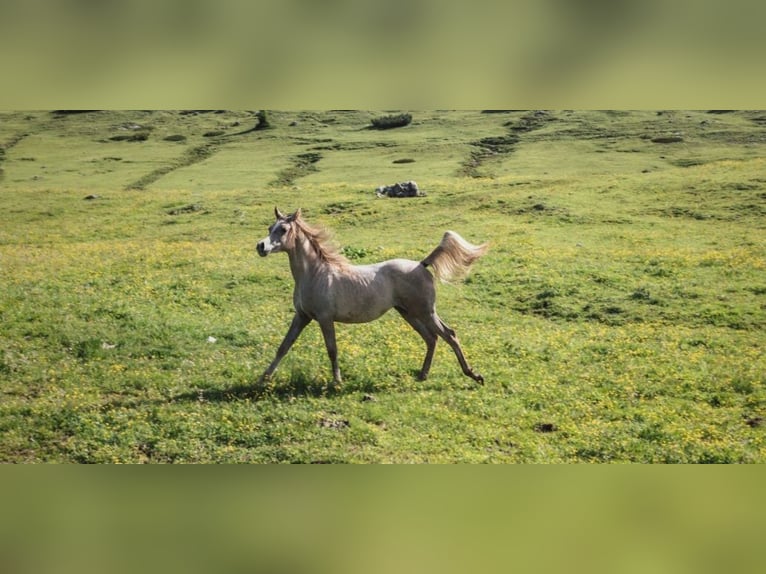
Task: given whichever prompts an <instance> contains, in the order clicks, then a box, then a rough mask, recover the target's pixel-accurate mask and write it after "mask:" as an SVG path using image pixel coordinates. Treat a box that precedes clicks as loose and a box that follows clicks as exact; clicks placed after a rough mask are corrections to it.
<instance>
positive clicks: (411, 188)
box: [375, 181, 426, 197]
mask: <svg viewBox="0 0 766 574" xmlns="http://www.w3.org/2000/svg"><path fill="white" fill-rule="evenodd" d="M375 195H376V196H377V197H423V196H424V195H426V194H425V193H424V192H422V191H420V189H419V188H418V184H417V183H415V182H414V181H403V182H401V183H395V184H393V185H381V186H380V187H378V188H377V189H376V190H375Z"/></svg>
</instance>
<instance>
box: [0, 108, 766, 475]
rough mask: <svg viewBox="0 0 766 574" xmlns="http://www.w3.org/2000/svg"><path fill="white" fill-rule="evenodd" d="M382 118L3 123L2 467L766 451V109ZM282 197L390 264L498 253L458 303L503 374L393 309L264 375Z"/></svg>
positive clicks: (280, 301) (454, 306) (605, 457)
mask: <svg viewBox="0 0 766 574" xmlns="http://www.w3.org/2000/svg"><path fill="white" fill-rule="evenodd" d="M380 115H382V113H375V112H361V111H322V112H271V113H270V114H269V120H270V122H271V124H272V126H273V127H272V128H271V129H267V130H258V131H248V130H249V129H250V128H252V127H253V126H254V125H255V121H256V120H255V115H254V114H253V113H250V112H183V113H182V112H172V111H162V112H92V113H81V114H64V113H51V112H2V113H0V285H1V286H2V289H0V323H1V324H2V330H1V331H0V461H6V462H41V461H46V462H48V461H50V462H53V461H61V462H65V461H66V462H306V463H308V462H628V461H631V462H669V463H673V462H722V463H723V462H766V434H765V433H766V430H765V423H764V417H766V389H765V388H764V385H765V383H766V357H765V356H764V348H765V347H766V334H764V329H765V328H766V273H765V272H764V271H765V270H764V267H765V265H766V114H765V113H762V112H733V113H708V112H704V111H694V112H685V111H667V112H654V111H651V112H649V111H647V112H609V111H606V112H601V111H555V112H521V111H520V112H496V113H487V112H485V113H481V112H479V111H452V112H424V111H421V112H414V113H413V121H412V123H411V124H410V125H409V126H407V127H402V128H396V129H390V130H384V131H381V130H371V129H368V126H369V125H370V120H371V119H372V118H375V117H378V116H380ZM242 132H245V133H242ZM167 138H169V139H167ZM408 179H414V180H415V181H417V183H418V185H419V186H420V188H421V190H423V191H425V192H426V193H427V196H426V197H423V198H414V199H377V198H376V197H375V193H374V190H375V187H377V186H379V185H383V184H391V183H394V182H397V181H403V180H408ZM88 196H90V197H91V199H86V197H88ZM274 205H278V206H279V207H280V208H281V209H282V210H283V211H287V210H293V209H295V208H297V207H302V208H303V211H304V214H305V217H306V218H307V219H308V220H309V221H311V222H314V223H319V224H323V225H325V226H327V227H329V228H331V229H332V230H333V231H334V235H335V238H336V241H337V243H338V244H339V245H340V246H342V247H343V248H344V249H345V252H346V253H347V254H348V255H349V256H350V257H351V258H353V259H354V260H356V261H359V262H364V263H368V262H374V261H378V260H381V259H387V258H392V257H408V258H412V259H419V258H422V257H423V256H425V255H426V254H427V253H429V252H430V251H431V249H432V248H433V247H434V246H435V245H436V244H437V243H438V241H439V239H440V238H441V235H442V234H443V232H444V231H445V230H446V229H454V230H456V231H458V232H460V233H461V234H462V235H463V236H465V237H466V238H467V239H469V240H470V241H473V242H482V241H490V242H491V250H490V252H489V253H488V254H487V256H486V257H484V258H483V259H482V260H480V261H479V262H478V263H477V264H476V266H475V267H474V271H473V273H472V275H471V276H470V277H469V278H468V280H467V281H466V282H465V283H464V284H463V285H461V286H457V287H455V286H440V287H439V294H438V298H437V308H438V309H439V312H440V315H441V316H442V317H443V318H444V319H445V321H447V322H448V323H449V324H450V325H451V326H452V327H453V328H455V329H456V331H457V332H458V335H459V336H460V339H461V342H462V344H463V348H464V350H465V352H466V355H467V357H468V359H469V361H470V362H471V363H472V364H473V366H474V367H475V368H476V369H477V370H478V371H479V372H481V373H482V374H483V375H484V377H485V379H486V384H485V385H484V386H476V385H475V384H474V383H473V382H472V381H470V380H469V379H467V378H466V377H464V376H463V375H462V374H461V373H460V369H459V367H458V365H457V363H456V361H455V359H454V356H453V355H452V353H451V351H450V350H449V348H448V347H447V345H445V344H444V343H443V342H442V343H440V344H439V346H438V347H437V353H436V357H435V360H434V366H433V369H432V371H431V376H430V378H429V380H428V381H427V382H425V383H420V382H417V381H416V380H415V374H416V372H417V370H418V369H419V367H420V364H421V362H422V358H423V354H424V351H425V348H424V345H423V343H422V341H421V340H420V338H419V337H418V336H417V334H415V333H414V332H413V331H411V329H410V328H409V327H408V326H407V325H406V324H405V323H404V322H403V321H402V320H401V319H400V318H399V317H398V315H396V314H395V313H391V314H389V315H386V316H384V317H383V318H382V319H381V320H380V321H377V322H375V323H371V324H366V325H339V326H338V345H339V358H340V365H341V370H342V372H343V375H344V379H345V382H344V384H343V386H342V387H340V388H338V389H333V388H332V387H331V384H330V383H331V380H332V377H331V373H330V370H329V363H328V360H327V358H326V354H325V350H324V345H323V343H322V337H321V333H320V332H319V328H318V326H317V325H316V324H314V325H312V326H310V327H309V328H308V329H307V330H306V331H305V332H304V333H303V335H302V337H301V338H300V339H299V340H298V342H297V344H296V346H295V347H294V348H293V350H292V351H291V353H290V354H289V355H288V356H287V357H286V359H285V360H284V361H283V363H282V365H281V366H280V369H279V370H278V371H277V373H276V374H275V376H274V379H273V381H272V382H271V383H270V385H269V387H268V388H267V389H266V390H264V391H256V388H255V386H254V383H255V381H256V380H257V378H258V376H259V375H260V373H261V372H262V370H263V369H264V368H265V367H266V365H267V364H268V363H269V361H270V360H271V359H272V357H273V354H274V352H275V350H276V347H277V346H278V344H279V342H280V341H281V339H282V337H283V335H284V333H285V331H286V330H287V327H288V325H289V321H290V318H291V316H292V278H291V276H290V272H289V268H288V264H287V258H286V257H284V256H273V257H269V258H266V259H260V258H258V257H257V255H256V253H255V249H254V248H255V243H256V242H257V241H258V240H259V239H260V238H262V237H263V236H264V235H265V234H266V228H267V226H268V225H269V224H270V223H271V221H272V217H273V216H272V213H273V207H274Z"/></svg>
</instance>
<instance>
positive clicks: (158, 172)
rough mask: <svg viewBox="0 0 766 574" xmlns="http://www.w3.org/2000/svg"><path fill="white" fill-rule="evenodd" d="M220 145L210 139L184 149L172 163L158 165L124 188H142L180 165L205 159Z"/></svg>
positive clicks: (192, 163)
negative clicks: (207, 141)
mask: <svg viewBox="0 0 766 574" xmlns="http://www.w3.org/2000/svg"><path fill="white" fill-rule="evenodd" d="M222 145H223V143H222V142H220V141H211V142H209V143H205V144H202V145H199V146H193V147H190V148H188V149H187V150H186V151H184V153H183V154H182V155H181V157H179V158H178V160H176V161H174V162H173V163H170V164H167V165H163V166H160V167H158V168H157V169H155V170H153V171H151V172H149V173H147V174H146V175H144V176H143V177H140V178H139V179H137V180H136V181H134V182H132V183H130V184H128V185H127V186H126V187H125V190H126V191H132V190H135V191H140V190H144V189H146V187H147V186H149V185H151V184H153V183H154V182H156V181H157V180H159V179H160V178H161V177H164V176H166V175H168V174H169V173H171V172H173V171H175V170H177V169H181V168H182V167H189V166H190V165H194V164H195V163H199V162H201V161H204V160H206V159H207V158H209V157H211V156H212V155H213V154H215V153H216V152H218V151H219V149H220V148H221V146H222Z"/></svg>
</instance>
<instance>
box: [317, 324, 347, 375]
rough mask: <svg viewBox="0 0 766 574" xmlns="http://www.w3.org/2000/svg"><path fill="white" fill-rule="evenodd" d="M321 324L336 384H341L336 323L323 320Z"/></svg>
mask: <svg viewBox="0 0 766 574" xmlns="http://www.w3.org/2000/svg"><path fill="white" fill-rule="evenodd" d="M319 326H320V327H321V328H322V336H323V337H324V344H325V347H327V355H328V356H329V357H330V364H331V365H332V376H333V379H334V380H335V384H337V385H340V384H341V383H342V382H343V379H341V376H340V368H339V367H338V346H337V344H336V343H335V323H333V321H332V320H323V321H320V322H319Z"/></svg>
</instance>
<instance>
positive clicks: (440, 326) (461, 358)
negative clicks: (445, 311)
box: [431, 312, 484, 384]
mask: <svg viewBox="0 0 766 574" xmlns="http://www.w3.org/2000/svg"><path fill="white" fill-rule="evenodd" d="M431 322H432V325H431V329H432V330H433V331H434V332H435V333H436V334H437V335H439V336H440V337H441V338H442V339H444V340H445V341H447V344H448V345H449V346H450V347H452V350H453V351H454V352H455V356H456V357H457V360H458V363H460V368H461V369H462V370H463V374H465V375H466V376H468V377H471V378H472V379H473V380H474V381H476V382H477V383H480V384H484V377H482V376H481V375H480V374H479V373H477V372H476V371H474V370H473V369H472V368H471V367H470V365H469V364H468V361H466V360H465V355H464V354H463V349H462V348H461V347H460V342H459V341H458V340H457V335H456V334H455V331H454V330H453V329H451V328H450V327H449V326H448V325H447V324H446V323H445V322H444V321H442V320H441V319H440V318H439V316H438V315H437V314H436V312H433V313H432V314H431Z"/></svg>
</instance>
